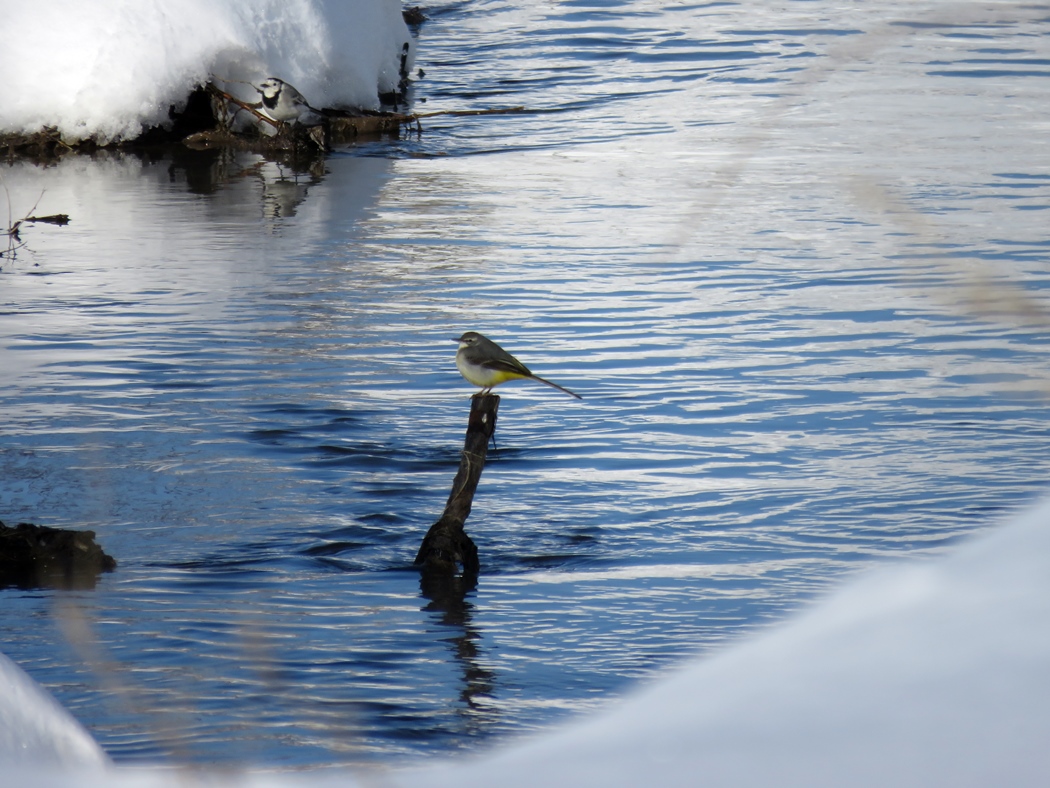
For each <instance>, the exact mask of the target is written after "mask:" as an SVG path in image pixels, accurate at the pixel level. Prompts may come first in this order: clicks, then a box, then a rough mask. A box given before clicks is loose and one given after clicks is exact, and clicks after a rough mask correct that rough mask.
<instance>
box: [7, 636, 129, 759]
mask: <svg viewBox="0 0 1050 788" xmlns="http://www.w3.org/2000/svg"><path fill="white" fill-rule="evenodd" d="M0 763H2V764H4V765H5V766H7V767H23V768H25V767H40V766H48V767H51V768H56V767H57V768H74V767H75V768H78V769H83V768H84V767H94V768H99V769H100V768H101V767H103V766H104V765H105V764H107V763H109V759H108V758H107V757H106V756H105V754H104V753H103V752H102V749H101V748H100V747H99V746H98V745H97V744H96V743H95V740H94V739H92V738H91V734H89V733H88V732H87V731H86V730H84V729H83V728H82V727H81V725H80V723H79V722H77V721H76V720H75V719H73V717H72V715H70V714H69V712H67V711H66V710H65V709H63V708H62V707H61V706H60V705H59V703H58V701H56V700H55V699H54V698H53V697H52V696H51V695H50V694H49V693H47V692H46V691H45V690H44V689H42V688H41V687H40V686H38V685H37V684H36V682H34V681H33V680H32V679H31V678H29V676H27V675H26V674H25V673H23V672H22V669H21V668H19V667H18V666H17V665H15V664H14V663H13V662H12V661H11V660H9V659H8V658H7V657H5V656H4V655H3V654H0Z"/></svg>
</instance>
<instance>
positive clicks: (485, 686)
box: [419, 572, 496, 711]
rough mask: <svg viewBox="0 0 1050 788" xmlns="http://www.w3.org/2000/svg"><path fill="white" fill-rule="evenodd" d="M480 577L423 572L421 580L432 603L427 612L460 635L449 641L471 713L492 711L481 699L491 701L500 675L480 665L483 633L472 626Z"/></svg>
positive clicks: (421, 586) (472, 574)
mask: <svg viewBox="0 0 1050 788" xmlns="http://www.w3.org/2000/svg"><path fill="white" fill-rule="evenodd" d="M477 585H478V576H477V574H475V573H472V572H464V573H463V574H461V575H453V574H449V573H447V572H423V573H422V574H421V575H420V578H419V591H420V593H421V594H422V596H423V597H424V598H425V599H428V600H429V602H428V604H426V605H425V606H424V607H423V610H425V611H427V612H430V613H440V614H441V618H440V621H441V623H442V624H445V625H446V626H449V627H453V628H455V629H456V630H457V634H456V635H455V636H454V637H452V638H449V639H448V642H449V643H451V644H452V645H453V655H454V656H455V658H456V661H457V662H458V663H459V665H460V667H461V669H462V673H463V686H462V689H461V690H460V693H459V698H460V700H461V701H463V702H464V703H465V704H466V705H467V706H468V707H469V708H470V709H471V710H486V711H488V710H490V709H491V707H490V706H489V705H488V704H484V703H479V698H485V697H490V696H491V695H492V690H493V687H494V685H495V679H496V674H495V673H494V672H493V671H491V670H488V669H487V668H484V667H482V666H481V664H480V663H479V658H480V656H481V651H480V649H479V648H478V645H477V641H478V640H480V639H481V632H480V631H479V630H478V628H477V627H475V626H472V624H471V620H472V618H473V610H474V606H473V605H472V604H471V603H470V602H468V601H467V599H466V597H467V594H469V593H470V592H471V591H473V590H474V589H476V588H477Z"/></svg>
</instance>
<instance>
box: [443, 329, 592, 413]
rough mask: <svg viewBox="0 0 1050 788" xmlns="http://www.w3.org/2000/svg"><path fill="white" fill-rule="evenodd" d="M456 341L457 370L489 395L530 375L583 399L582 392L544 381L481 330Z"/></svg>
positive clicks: (466, 334)
mask: <svg viewBox="0 0 1050 788" xmlns="http://www.w3.org/2000/svg"><path fill="white" fill-rule="evenodd" d="M452 341H453V342H459V350H458V351H457V352H456V369H458V370H459V373H460V374H461V375H462V376H463V377H465V378H466V379H467V380H468V381H469V382H471V383H473V384H474V385H475V386H481V393H482V394H488V393H489V392H490V391H492V387H493V386H498V385H499V384H500V383H506V382H507V381H508V380H521V379H522V378H528V379H529V380H538V381H539V382H540V383H546V384H547V385H548V386H553V387H554V388H556V389H558V391H564V392H565V393H566V394H570V395H572V396H573V397H576V399H583V397H581V396H580V395H579V394H577V393H575V392H573V391H569V390H568V389H567V388H565V387H564V386H559V385H558V384H557V383H551V382H550V381H549V380H544V379H543V378H541V377H540V376H539V375H533V374H532V372H531V371H530V370H529V368H528V367H526V366H525V365H524V364H522V363H521V362H520V361H518V360H517V359H516V358H514V356H512V355H511V354H510V353H508V352H507V351H506V350H504V349H503V348H501V347H500V346H499V345H497V344H496V343H495V342H493V341H492V340H491V339H489V338H488V337H483V336H482V335H481V334H479V333H478V332H477V331H468V332H467V333H465V334H464V335H463V336H461V337H458V338H453V340H452Z"/></svg>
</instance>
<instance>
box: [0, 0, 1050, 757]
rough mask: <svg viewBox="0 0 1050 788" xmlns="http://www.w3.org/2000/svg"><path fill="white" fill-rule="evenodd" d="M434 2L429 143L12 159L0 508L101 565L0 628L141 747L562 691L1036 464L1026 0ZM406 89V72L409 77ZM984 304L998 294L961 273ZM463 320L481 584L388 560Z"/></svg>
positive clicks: (572, 692)
mask: <svg viewBox="0 0 1050 788" xmlns="http://www.w3.org/2000/svg"><path fill="white" fill-rule="evenodd" d="M997 9H998V10H995V11H987V12H986V11H984V10H983V9H982V7H981V6H967V5H963V6H955V7H952V9H950V13H949V12H945V15H944V16H937V15H936V14H932V13H929V12H926V11H922V10H921V9H918V8H917V7H914V6H913V5H912V4H909V3H899V4H892V3H890V4H885V5H882V6H879V5H876V4H872V5H867V4H866V5H865V6H864V7H863V8H862V9H861V8H857V7H855V6H853V5H851V6H850V7H848V8H837V7H834V6H832V4H825V3H819V2H818V3H794V4H788V5H787V6H785V7H784V8H777V9H775V10H773V9H770V8H768V7H767V5H766V4H763V3H753V4H752V3H744V4H722V3H718V4H710V5H703V4H701V5H689V6H675V5H671V6H668V7H664V6H663V5H662V4H660V3H658V2H633V3H624V4H617V3H597V2H596V3H585V2H576V3H564V4H529V3H522V4H521V5H520V6H511V5H505V4H501V3H498V2H493V3H483V2H468V3H459V4H455V5H449V6H439V7H434V8H431V9H430V10H429V14H430V17H431V18H430V19H429V21H427V22H426V23H425V25H424V26H423V28H422V31H421V44H420V56H419V65H420V66H421V67H422V68H423V69H424V71H425V72H426V73H425V76H424V77H423V78H421V79H420V80H418V82H417V83H416V86H415V88H414V91H415V97H416V99H417V103H416V104H415V108H416V109H418V110H420V111H438V110H443V109H483V108H499V107H513V106H523V107H525V108H526V109H527V110H529V112H527V113H523V114H508V115H483V116H476V117H448V116H438V117H433V118H430V119H426V120H424V121H423V124H422V125H423V132H422V134H415V133H411V134H409V133H406V134H404V136H403V139H401V140H386V141H381V142H371V143H362V144H359V145H357V146H352V147H348V148H344V149H340V150H338V151H337V152H336V153H334V154H333V155H332V156H330V157H329V158H328V159H327V160H326V161H325V162H324V163H323V165H322V166H320V167H315V168H314V169H313V171H312V172H300V173H296V172H295V171H294V170H293V169H290V168H288V167H279V166H278V165H277V164H275V163H272V162H267V161H265V160H263V159H261V158H259V157H256V156H253V155H248V154H236V155H219V154H209V155H205V156H204V157H200V156H190V155H188V154H182V155H181V156H179V157H176V158H174V159H173V158H170V157H163V158H159V159H156V160H144V159H141V158H138V157H135V156H130V155H106V154H100V155H98V156H97V157H94V158H88V157H69V158H67V159H65V160H64V161H63V162H62V163H60V164H58V165H56V166H51V167H48V168H41V167H36V166H33V165H31V164H28V163H24V162H17V163H14V164H11V165H9V166H4V167H3V169H2V175H3V179H4V183H5V184H6V186H7V188H8V190H9V192H10V194H11V200H12V203H13V211H14V212H15V214H16V215H19V213H20V212H21V213H24V212H26V211H28V210H29V208H30V207H31V206H32V203H33V201H34V200H36V198H37V197H38V196H39V194H40V192H41V190H43V191H44V196H43V198H42V199H41V201H40V205H39V206H38V209H37V211H36V212H37V213H38V214H47V213H58V212H64V213H68V214H70V216H71V218H72V221H71V224H70V225H69V226H68V227H64V228H58V227H50V226H47V225H31V226H27V227H26V229H25V230H24V231H23V233H22V236H23V240H25V241H26V242H27V246H26V247H25V248H23V249H21V250H19V251H18V253H17V256H15V257H14V258H13V259H12V258H11V257H10V256H5V257H3V258H2V259H0V264H2V273H0V298H2V308H0V337H2V350H0V353H2V356H0V363H2V373H3V374H2V380H0V386H2V399H0V409H2V410H0V424H2V431H3V444H2V447H0V471H2V476H0V518H2V519H3V520H4V521H5V522H7V523H9V524H12V523H14V522H18V521H20V520H29V521H32V522H37V523H41V524H46V525H53V526H70V527H78V528H90V529H92V530H94V531H96V533H97V534H98V538H99V541H100V542H101V544H102V545H103V546H104V547H105V549H106V550H107V551H108V552H110V553H111V554H113V555H114V556H116V557H117V559H118V561H119V563H120V566H119V569H118V570H117V571H116V572H115V573H113V574H111V575H107V576H105V577H103V578H102V579H101V580H100V582H99V583H98V585H97V587H96V588H94V589H93V590H85V591H77V592H56V591H46V590H41V591H23V590H18V589H7V590H4V591H0V597H2V600H3V604H2V606H0V632H2V638H3V641H2V649H3V651H4V652H6V653H7V654H8V655H9V656H10V657H11V658H12V659H14V660H15V661H16V662H18V663H19V664H20V665H22V666H23V667H24V668H25V669H26V670H28V671H29V673H30V674H31V675H32V676H33V677H35V678H36V679H37V680H39V681H40V682H41V683H43V684H44V685H45V686H47V687H48V688H49V689H51V690H52V691H53V692H54V693H55V694H56V695H57V696H58V698H59V699H60V700H61V701H62V702H63V703H64V704H65V705H66V706H67V707H68V708H70V709H71V710H72V711H73V713H74V714H75V715H76V716H77V717H78V718H79V719H80V720H81V721H82V722H84V723H85V725H87V726H88V728H89V729H90V730H91V731H92V733H93V734H94V735H95V736H96V737H97V738H98V739H99V741H100V742H101V743H102V744H103V746H104V747H105V748H106V749H107V751H108V752H109V753H110V754H111V755H112V756H113V757H114V758H116V759H117V760H120V761H125V762H127V761H141V760H149V761H154V760H158V759H168V758H170V759H174V760H176V761H179V762H195V763H207V764H236V763H244V762H254V763H258V764H269V765H290V766H308V765H317V764H329V763H365V762H375V761H376V760H377V759H382V760H387V761H389V760H391V759H392V758H395V757H398V756H403V755H408V754H421V753H436V752H447V751H448V750H450V749H461V748H473V747H476V746H478V745H479V744H481V743H485V742H491V741H493V740H494V738H495V737H496V736H498V735H503V734H517V733H522V732H527V731H530V730H535V729H537V728H539V727H541V726H547V725H549V724H551V723H552V722H554V721H556V720H559V719H563V718H564V717H565V716H566V715H567V714H570V713H572V712H579V711H582V710H586V709H590V708H593V707H596V706H599V705H601V704H602V703H604V702H607V701H608V700H609V699H611V698H613V697H615V696H616V695H617V694H619V693H622V692H624V691H626V690H627V689H628V688H629V687H630V686H631V685H632V683H633V682H636V681H637V680H639V679H643V678H646V677H651V676H654V675H657V674H659V672H660V671H661V670H665V669H668V668H669V667H671V666H672V665H674V664H675V663H676V662H677V661H679V660H681V659H682V658H683V657H685V656H686V655H690V654H693V653H696V652H698V651H704V650H710V649H713V648H718V647H720V646H722V645H723V644H725V643H727V642H730V641H732V640H733V639H735V638H739V637H741V636H742V635H743V634H744V633H746V632H749V631H753V630H755V629H756V628H759V627H762V626H764V625H766V624H768V623H769V622H771V621H774V620H777V619H781V618H783V617H784V616H785V615H786V614H787V613H788V612H789V611H791V610H793V609H796V608H798V607H799V605H800V604H802V603H803V602H804V601H805V600H806V599H808V598H811V597H812V596H813V595H814V594H816V593H819V592H820V591H821V590H822V589H826V588H827V587H828V586H829V584H831V583H833V582H834V581H836V580H837V579H839V578H841V577H842V576H843V575H844V574H846V573H849V572H852V571H856V570H858V569H861V568H863V567H867V566H870V565H871V564H872V563H873V562H876V561H880V560H883V559H885V558H887V557H897V558H899V557H908V556H918V557H922V556H926V555H929V554H932V553H936V552H938V551H942V550H944V549H946V548H947V547H948V546H949V545H951V544H952V543H953V542H955V541H957V540H958V539H959V538H961V537H962V536H964V535H965V534H967V533H970V532H972V531H973V530H974V529H978V528H981V527H985V526H987V525H989V524H991V523H993V522H994V521H995V520H996V518H997V517H999V516H1001V514H1002V513H1003V512H1005V511H1007V510H1010V509H1012V508H1014V507H1017V506H1019V505H1021V504H1023V503H1024V502H1026V501H1028V500H1031V499H1032V498H1033V497H1034V496H1035V495H1036V494H1037V493H1039V492H1040V491H1041V490H1042V489H1044V485H1045V479H1046V476H1047V472H1048V470H1050V453H1048V452H1047V439H1048V437H1050V409H1048V407H1047V399H1046V394H1047V392H1048V390H1050V386H1048V384H1047V376H1046V372H1047V369H1048V361H1050V347H1048V338H1050V333H1048V331H1047V326H1046V325H1045V324H1044V323H1043V322H1042V321H1041V320H1040V319H1039V318H1038V317H1036V318H1033V319H1028V318H1025V319H1023V320H1015V319H1012V318H1010V317H1009V316H1005V317H1003V318H1001V319H998V320H980V319H978V318H977V317H975V314H976V311H977V310H978V309H979V308H980V305H982V304H983V306H985V307H987V306H996V305H998V306H999V307H1001V308H1002V309H1003V310H1004V312H1005V313H1006V314H1007V315H1010V314H1013V315H1022V314H1023V313H1024V312H1025V309H1027V306H1026V305H1027V304H1028V303H1029V302H1033V303H1034V304H1035V305H1036V306H1039V305H1040V304H1042V303H1045V293H1044V290H1045V288H1046V287H1047V285H1048V283H1050V265H1048V262H1050V260H1048V257H1050V240H1048V236H1047V232H1046V227H1047V225H1046V221H1047V216H1048V215H1050V214H1048V213H1047V210H1048V209H1050V157H1048V152H1050V151H1048V140H1050V136H1048V135H1047V129H1048V128H1050V95H1048V93H1050V91H1048V86H1050V46H1048V44H1047V42H1048V41H1050V37H1048V35H1050V23H1048V21H1047V19H1046V15H1045V14H1042V15H1040V14H1038V13H1037V12H1036V11H1033V10H1031V9H1028V10H1025V9H1023V8H1017V9H1012V10H1011V9H1008V8H1002V7H999V6H997ZM422 98H426V99H427V101H426V103H419V102H418V100H419V99H422ZM975 297H976V298H975ZM467 329H477V330H480V331H482V332H484V333H486V334H488V335H489V336H491V337H492V338H494V339H496V340H497V341H500V342H502V343H503V344H504V345H505V346H506V347H507V348H508V349H509V350H511V351H512V352H514V353H516V354H517V355H519V356H520V357H521V358H522V359H523V360H525V361H526V363H528V364H529V365H530V366H532V367H533V369H534V370H536V371H537V372H539V374H541V375H544V376H546V377H550V378H551V379H553V380H556V381H558V382H560V383H562V384H564V385H566V386H569V387H570V388H573V389H575V390H577V391H579V392H580V393H581V394H582V395H583V397H584V399H583V401H582V402H580V401H576V400H571V399H570V398H568V397H565V396H564V395H562V394H560V393H558V392H556V391H554V390H552V389H548V388H546V387H542V386H538V385H530V384H510V385H507V386H504V387H502V388H501V389H500V391H499V393H501V394H502V395H503V400H502V404H501V407H500V421H499V429H498V430H497V449H496V450H495V451H494V453H492V455H491V457H490V461H489V464H488V465H487V466H486V469H485V473H484V476H483V478H482V483H481V486H480V489H479V492H478V497H477V499H476V501H475V508H474V511H473V513H472V515H471V517H470V520H469V521H468V531H469V532H470V533H471V535H472V536H473V538H474V539H475V541H476V542H477V544H478V546H479V549H480V553H481V560H482V564H483V571H482V574H481V576H480V578H479V580H478V583H477V587H476V588H475V589H469V588H468V589H464V590H465V591H466V595H465V597H463V596H462V594H460V595H458V596H457V595H456V594H455V593H452V594H448V595H441V594H432V595H431V596H432V597H433V598H428V597H427V596H425V595H423V594H422V593H421V589H420V580H419V576H418V574H417V573H416V572H415V571H413V569H412V559H413V557H414V555H415V551H416V548H417V547H418V544H419V541H420V539H421V537H422V535H423V533H424V532H425V531H426V528H427V527H428V526H429V525H430V523H432V522H433V521H434V520H435V519H436V517H437V515H438V514H439V513H440V510H441V508H442V506H443V505H444V501H445V496H446V495H447V493H448V488H449V485H450V482H451V479H452V476H453V474H454V472H455V467H456V464H457V462H458V453H459V447H460V445H461V442H462V436H463V430H464V428H465V425H466V414H467V410H468V396H469V394H470V393H471V389H470V387H469V386H468V385H467V384H466V383H465V382H464V381H463V380H462V379H461V378H459V376H458V375H457V373H456V371H455V368H454V366H453V354H454V351H455V344H454V343H453V342H451V341H450V338H451V337H453V336H456V335H458V334H459V333H460V332H462V331H464V330H467Z"/></svg>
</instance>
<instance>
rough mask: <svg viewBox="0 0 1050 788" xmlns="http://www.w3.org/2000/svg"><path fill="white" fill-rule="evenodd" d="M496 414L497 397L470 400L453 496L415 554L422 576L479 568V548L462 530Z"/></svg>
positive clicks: (476, 486)
mask: <svg viewBox="0 0 1050 788" xmlns="http://www.w3.org/2000/svg"><path fill="white" fill-rule="evenodd" d="M497 410H499V397H497V396H496V395H495V394H480V393H478V394H475V395H474V396H473V397H471V398H470V420H469V422H468V423H467V436H466V438H465V439H464V441H463V453H462V455H460V460H459V471H458V472H457V473H456V478H455V479H454V480H453V482H452V492H451V493H450V494H449V496H448V503H446V504H445V511H444V513H443V514H442V515H441V519H439V520H438V521H437V522H436V523H434V524H433V525H432V526H430V530H429V531H427V535H426V536H425V537H423V544H422V545H420V547H419V552H418V553H417V554H416V561H415V562H416V565H417V566H422V568H423V571H424V572H442V573H455V571H456V566H457V564H458V565H459V566H462V567H463V572H464V573H466V574H476V573H477V571H478V569H479V567H480V565H479V563H478V548H477V547H476V546H475V545H474V542H473V541H472V540H471V538H470V537H469V536H467V533H466V531H464V530H463V524H464V523H465V522H466V520H467V517H468V515H470V506H471V503H473V501H474V491H475V490H477V488H478V481H479V480H480V479H481V471H482V470H483V469H484V468H485V457H486V455H487V454H488V448H489V441H491V440H492V435H493V433H495V431H496V411H497Z"/></svg>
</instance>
